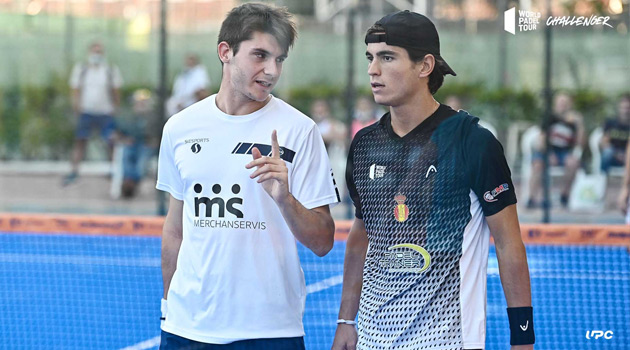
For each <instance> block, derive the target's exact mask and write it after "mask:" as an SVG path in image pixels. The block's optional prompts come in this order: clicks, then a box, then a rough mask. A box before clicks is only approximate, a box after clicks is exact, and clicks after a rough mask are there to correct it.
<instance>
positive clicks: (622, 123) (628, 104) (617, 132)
mask: <svg viewBox="0 0 630 350" xmlns="http://www.w3.org/2000/svg"><path fill="white" fill-rule="evenodd" d="M628 137H630V94H624V95H622V96H621V97H620V98H619V101H618V103H617V115H616V116H615V117H613V118H609V119H607V120H606V122H605V124H604V135H603V136H602V139H601V141H600V143H599V147H600V149H601V151H602V159H601V170H602V171H603V172H605V173H608V170H609V169H610V167H611V166H616V167H618V166H623V165H624V164H625V160H626V146H627V144H628Z"/></svg>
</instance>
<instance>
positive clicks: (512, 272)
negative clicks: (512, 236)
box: [496, 241, 532, 307]
mask: <svg viewBox="0 0 630 350" xmlns="http://www.w3.org/2000/svg"><path fill="white" fill-rule="evenodd" d="M496 252H497V260H498V262H499V275H500V277H501V284H502V285H503V292H504V293H505V299H506V301H507V305H508V307H521V306H531V305H532V296H531V286H530V280H529V268H528V266H527V256H526V252H525V246H524V245H523V243H522V242H521V241H514V242H511V243H509V244H507V245H505V246H500V247H499V246H497V247H496Z"/></svg>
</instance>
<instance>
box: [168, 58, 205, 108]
mask: <svg viewBox="0 0 630 350" xmlns="http://www.w3.org/2000/svg"><path fill="white" fill-rule="evenodd" d="M208 85H210V78H208V72H207V71H206V68H205V67H204V66H203V65H201V64H198V65H196V66H194V67H192V68H190V69H187V70H185V71H184V72H182V73H180V74H179V75H177V78H175V83H174V84H173V95H172V96H171V98H170V99H169V101H168V103H167V109H168V110H167V112H168V114H169V116H170V115H173V114H175V113H177V112H179V111H180V110H182V109H184V108H187V107H188V106H190V105H192V104H193V103H195V102H197V96H196V95H195V94H196V93H197V91H199V90H203V89H207V88H208Z"/></svg>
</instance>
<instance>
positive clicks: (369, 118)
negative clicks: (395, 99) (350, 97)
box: [351, 96, 385, 138]
mask: <svg viewBox="0 0 630 350" xmlns="http://www.w3.org/2000/svg"><path fill="white" fill-rule="evenodd" d="M383 113H385V112H384V110H383V109H382V108H380V107H378V106H377V105H376V104H375V103H374V101H372V99H371V98H369V97H367V96H361V97H359V98H358V99H357V102H356V104H355V107H354V114H353V115H352V130H351V131H352V138H354V135H356V134H357V132H359V130H361V129H363V128H365V127H366V126H368V125H371V124H374V123H375V122H376V121H377V120H378V119H379V118H380V117H381V116H382V115H383Z"/></svg>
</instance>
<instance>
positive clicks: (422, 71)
mask: <svg viewBox="0 0 630 350" xmlns="http://www.w3.org/2000/svg"><path fill="white" fill-rule="evenodd" d="M417 64H418V67H419V71H418V77H419V78H426V77H428V76H429V75H431V72H433V68H435V57H433V55H431V54H427V55H426V56H424V59H422V61H420V62H418V63H417Z"/></svg>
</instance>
